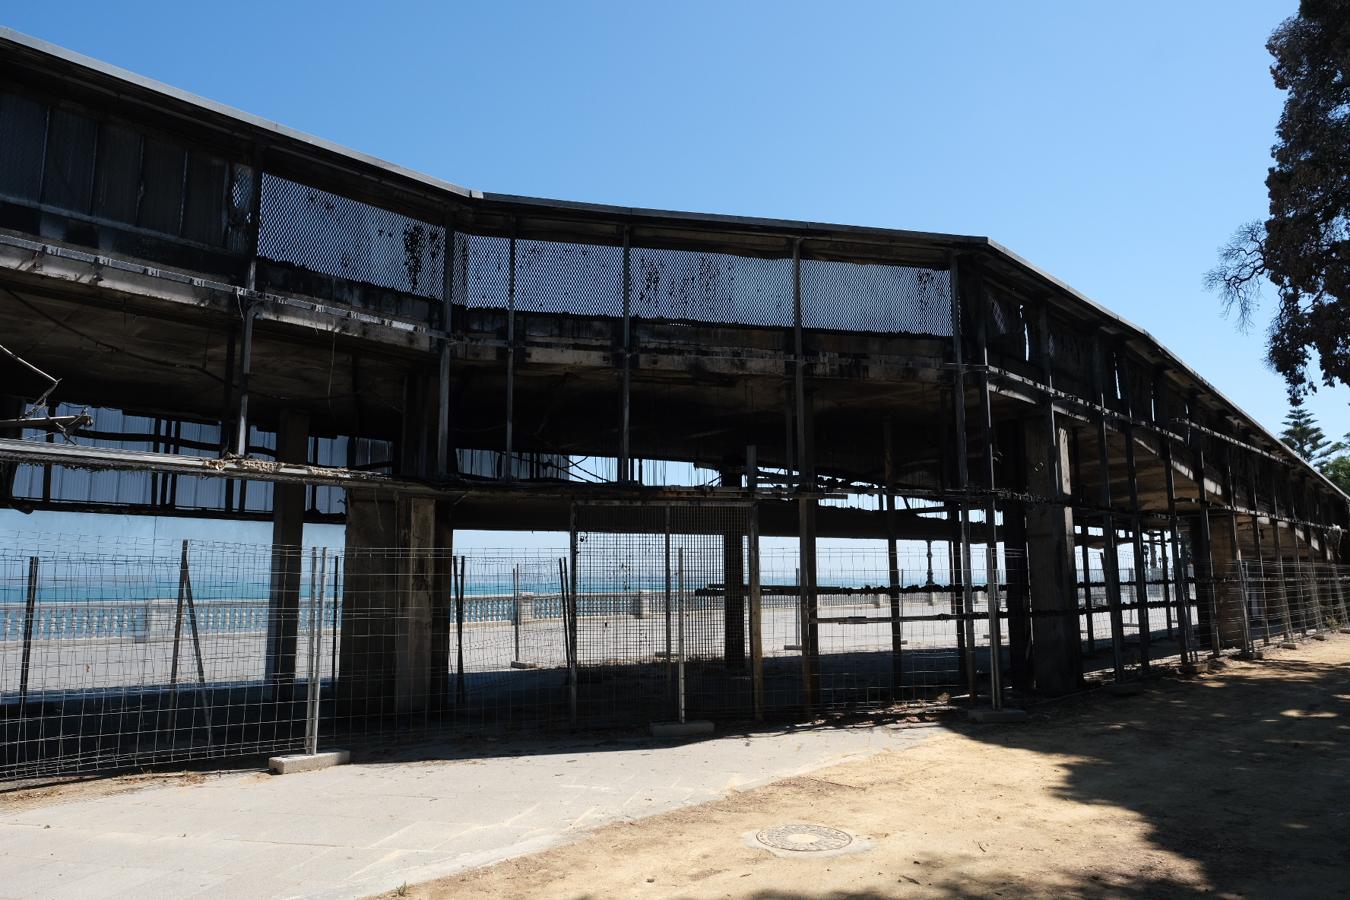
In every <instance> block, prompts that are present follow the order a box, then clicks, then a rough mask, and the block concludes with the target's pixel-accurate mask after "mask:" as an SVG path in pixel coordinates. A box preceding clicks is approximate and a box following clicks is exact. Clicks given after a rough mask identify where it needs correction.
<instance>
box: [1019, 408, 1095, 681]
mask: <svg viewBox="0 0 1350 900" xmlns="http://www.w3.org/2000/svg"><path fill="white" fill-rule="evenodd" d="M1023 447H1024V450H1025V459H1026V478H1027V492H1028V493H1029V494H1030V495H1032V496H1033V497H1041V498H1046V499H1045V500H1044V501H1040V502H1031V503H1028V504H1027V505H1026V542H1027V576H1028V577H1027V587H1028V590H1029V592H1030V600H1031V610H1032V621H1031V641H1032V676H1033V679H1034V682H1035V687H1036V690H1037V691H1039V692H1041V693H1043V694H1051V695H1054V694H1067V693H1070V692H1072V691H1075V690H1077V689H1078V687H1079V685H1080V683H1081V682H1082V678H1083V653H1082V645H1081V643H1080V638H1079V633H1078V596H1077V588H1076V584H1075V581H1076V578H1075V573H1074V565H1073V510H1072V509H1071V508H1069V506H1068V505H1067V501H1068V495H1069V493H1070V483H1069V471H1070V468H1069V452H1068V451H1069V437H1068V433H1067V431H1066V430H1065V429H1064V428H1062V427H1059V426H1058V425H1054V426H1052V427H1047V425H1046V422H1045V421H1044V420H1042V419H1035V420H1031V421H1028V422H1027V423H1026V427H1025V429H1024V431H1023Z"/></svg>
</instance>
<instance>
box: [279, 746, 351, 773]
mask: <svg viewBox="0 0 1350 900" xmlns="http://www.w3.org/2000/svg"><path fill="white" fill-rule="evenodd" d="M351 760H352V755H351V753H350V752H349V751H347V750H325V751H324V752H322V753H315V754H314V755H312V756H311V755H310V754H308V753H292V754H290V755H289V756H274V757H272V758H271V759H269V760H268V761H267V768H269V769H271V770H272V774H273V775H294V774H295V773H296V772H313V771H315V770H317V769H327V768H328V767H329V766H340V765H343V764H345V763H349V762H351Z"/></svg>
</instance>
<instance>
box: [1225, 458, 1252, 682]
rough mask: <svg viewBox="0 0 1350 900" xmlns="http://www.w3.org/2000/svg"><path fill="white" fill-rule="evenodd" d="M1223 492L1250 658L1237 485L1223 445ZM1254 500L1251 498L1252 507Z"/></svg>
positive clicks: (1245, 648)
mask: <svg viewBox="0 0 1350 900" xmlns="http://www.w3.org/2000/svg"><path fill="white" fill-rule="evenodd" d="M1223 492H1224V494H1225V495H1227V496H1226V499H1227V500H1228V509H1229V513H1228V539H1229V540H1230V541H1231V542H1232V544H1233V563H1234V565H1236V566H1237V568H1238V579H1239V580H1238V596H1239V599H1240V603H1239V606H1240V607H1241V610H1242V619H1241V621H1239V623H1238V624H1239V626H1240V627H1241V635H1242V653H1243V655H1244V656H1251V655H1252V651H1253V650H1254V649H1255V647H1254V645H1253V644H1252V626H1251V601H1250V600H1249V599H1248V597H1247V569H1246V566H1245V564H1244V563H1245V560H1244V559H1243V558H1242V544H1241V543H1240V542H1239V540H1238V514H1237V484H1236V483H1235V482H1234V480H1233V449H1232V447H1230V446H1228V445H1226V444H1225V445H1224V449H1223ZM1255 505H1256V499H1255V498H1252V506H1255Z"/></svg>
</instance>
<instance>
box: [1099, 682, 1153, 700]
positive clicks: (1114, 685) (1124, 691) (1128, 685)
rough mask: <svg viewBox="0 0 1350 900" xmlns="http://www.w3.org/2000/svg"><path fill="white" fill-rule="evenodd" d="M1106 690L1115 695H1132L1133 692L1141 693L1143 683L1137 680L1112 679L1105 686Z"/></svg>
mask: <svg viewBox="0 0 1350 900" xmlns="http://www.w3.org/2000/svg"><path fill="white" fill-rule="evenodd" d="M1106 692H1107V693H1108V694H1115V695H1116V696H1117V697H1132V696H1134V695H1135V694H1142V693H1143V692H1144V685H1143V682H1139V681H1113V682H1111V683H1110V684H1108V685H1107V686H1106Z"/></svg>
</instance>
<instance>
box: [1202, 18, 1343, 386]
mask: <svg viewBox="0 0 1350 900" xmlns="http://www.w3.org/2000/svg"><path fill="white" fill-rule="evenodd" d="M1266 48H1267V49H1268V50H1269V51H1270V53H1271V55H1272V56H1273V57H1274V60H1275V61H1274V64H1273V65H1272V66H1271V69H1270V72H1271V75H1272V76H1273V78H1274V80H1275V85H1276V87H1278V88H1280V89H1281V90H1283V91H1285V92H1286V98H1285V104H1284V112H1283V114H1282V115H1281V116H1280V122H1279V126H1278V128H1277V131H1276V143H1275V146H1274V148H1273V151H1272V152H1273V156H1274V162H1275V164H1274V165H1273V166H1272V167H1271V168H1270V171H1269V174H1268V176H1267V178H1266V189H1267V193H1268V194H1269V198H1270V210H1269V215H1268V217H1267V218H1266V220H1265V221H1264V222H1250V223H1248V224H1246V225H1244V226H1242V227H1241V228H1239V229H1238V230H1237V232H1236V233H1235V234H1234V235H1233V238H1232V239H1231V240H1230V242H1229V243H1228V244H1227V245H1226V246H1224V247H1223V248H1222V249H1221V250H1220V256H1219V265H1218V266H1216V267H1215V268H1214V269H1212V270H1211V271H1210V272H1209V273H1208V274H1207V275H1206V277H1205V281H1206V284H1207V285H1208V286H1209V287H1210V288H1211V289H1214V290H1217V291H1218V292H1219V293H1220V295H1221V297H1222V299H1223V303H1224V307H1225V309H1226V310H1236V311H1237V313H1238V316H1239V320H1240V321H1241V322H1242V323H1243V324H1244V325H1246V324H1248V323H1250V322H1251V320H1252V317H1253V316H1254V314H1255V312H1256V310H1257V307H1258V305H1259V300H1260V291H1261V287H1262V284H1263V282H1264V281H1266V280H1269V281H1270V283H1271V284H1273V285H1274V286H1275V288H1276V291H1277V292H1278V302H1277V305H1276V309H1275V313H1274V316H1273V318H1272V319H1271V322H1270V328H1269V335H1268V344H1267V359H1268V361H1269V363H1270V365H1271V366H1272V367H1273V368H1274V369H1275V371H1277V372H1279V373H1280V374H1281V375H1282V376H1284V378H1285V380H1286V381H1287V382H1288V383H1289V385H1290V387H1291V389H1292V390H1295V391H1306V390H1308V389H1315V387H1316V381H1318V380H1320V381H1321V383H1323V384H1325V385H1327V386H1330V385H1333V384H1336V383H1337V382H1340V383H1342V384H1350V0H1301V2H1300V3H1299V11H1298V14H1297V15H1295V16H1292V17H1290V18H1289V19H1286V20H1285V21H1284V22H1282V23H1281V24H1280V25H1279V27H1277V28H1276V29H1275V31H1274V33H1272V34H1271V36H1270V40H1269V41H1268V42H1267V44H1266ZM1314 352H1315V353H1316V354H1317V359H1318V364H1319V366H1320V369H1321V371H1320V373H1318V374H1319V375H1320V377H1317V378H1316V380H1314V379H1313V377H1310V374H1309V371H1308V370H1309V366H1310V363H1311V362H1312V354H1313V353H1314Z"/></svg>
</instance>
